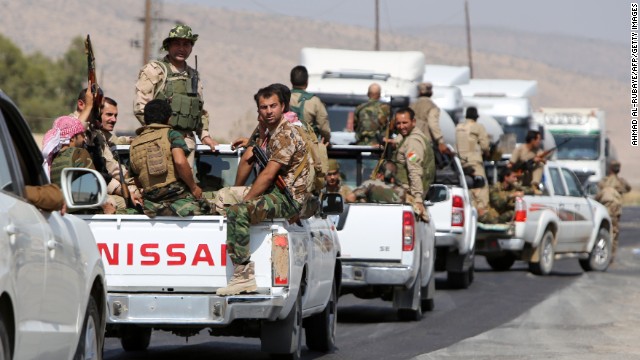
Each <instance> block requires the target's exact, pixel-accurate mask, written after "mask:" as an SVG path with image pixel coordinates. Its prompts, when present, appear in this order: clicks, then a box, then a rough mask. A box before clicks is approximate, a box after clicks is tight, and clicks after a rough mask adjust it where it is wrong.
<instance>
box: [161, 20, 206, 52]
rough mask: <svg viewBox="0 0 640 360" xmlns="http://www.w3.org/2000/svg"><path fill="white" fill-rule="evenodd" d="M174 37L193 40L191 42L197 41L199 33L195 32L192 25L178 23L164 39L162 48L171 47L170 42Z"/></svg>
mask: <svg viewBox="0 0 640 360" xmlns="http://www.w3.org/2000/svg"><path fill="white" fill-rule="evenodd" d="M172 39H187V40H191V43H195V42H196V40H198V34H194V33H193V31H192V30H191V27H190V26H187V25H176V26H174V27H173V29H171V30H170V31H169V36H167V37H166V38H165V39H164V40H162V49H163V50H167V49H168V48H169V42H170V41H171V40H172Z"/></svg>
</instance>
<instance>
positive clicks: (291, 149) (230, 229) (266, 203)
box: [227, 120, 313, 265]
mask: <svg viewBox="0 0 640 360" xmlns="http://www.w3.org/2000/svg"><path fill="white" fill-rule="evenodd" d="M267 155H268V156H269V161H275V162H277V163H279V164H281V165H282V166H281V168H280V171H279V173H278V174H279V175H281V176H282V178H283V179H284V182H285V184H286V186H287V188H289V191H290V192H291V195H292V196H293V199H294V201H295V202H296V203H297V204H296V205H297V206H300V205H302V204H303V203H304V202H305V201H306V199H307V194H308V193H309V188H310V187H311V186H312V182H313V181H312V180H313V179H312V176H311V173H310V172H311V170H310V169H311V166H310V155H309V154H308V152H307V147H306V145H305V143H304V140H303V138H302V135H300V133H299V132H298V130H297V127H296V126H295V125H292V124H291V123H289V122H288V121H285V120H283V121H281V122H280V124H279V125H278V127H277V128H276V130H275V131H274V132H273V134H271V135H270V137H269V141H268V143H267ZM300 166H302V168H301V172H300V174H299V175H298V177H296V176H295V172H296V170H298V168H299V167H300ZM294 215H296V210H295V208H294V206H293V205H292V204H290V203H289V202H288V201H287V200H286V198H285V196H284V195H283V194H282V192H280V190H279V189H278V188H277V187H276V186H275V185H272V186H271V188H270V189H269V190H268V191H267V192H265V193H264V194H262V195H260V196H258V197H256V198H255V199H252V200H247V201H243V202H241V203H239V204H236V205H231V206H230V207H229V208H228V209H227V254H229V257H230V258H231V261H232V262H233V264H234V265H240V264H243V263H246V262H248V261H249V259H250V256H251V253H250V249H249V241H250V236H249V230H250V225H255V224H257V223H259V222H261V221H264V220H266V219H274V218H287V219H288V218H291V217H293V216H294Z"/></svg>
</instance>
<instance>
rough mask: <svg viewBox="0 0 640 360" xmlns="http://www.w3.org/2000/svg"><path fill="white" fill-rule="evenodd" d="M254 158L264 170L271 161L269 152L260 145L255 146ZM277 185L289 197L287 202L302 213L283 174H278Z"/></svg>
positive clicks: (297, 211)
mask: <svg viewBox="0 0 640 360" xmlns="http://www.w3.org/2000/svg"><path fill="white" fill-rule="evenodd" d="M253 158H254V159H255V161H256V163H257V164H258V167H259V168H260V171H262V170H264V169H265V168H266V167H267V163H268V162H269V158H268V157H267V154H266V153H265V152H264V150H262V148H261V147H260V146H258V145H256V146H254V147H253ZM276 186H277V187H278V189H280V191H281V192H282V193H283V194H284V197H285V198H286V199H287V202H288V203H289V204H290V205H291V206H293V208H294V209H296V213H300V205H298V203H297V202H296V201H295V200H294V199H293V195H291V191H289V188H288V187H287V184H286V183H285V182H284V179H283V178H282V176H281V175H276Z"/></svg>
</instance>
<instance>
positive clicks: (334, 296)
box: [304, 280, 338, 353]
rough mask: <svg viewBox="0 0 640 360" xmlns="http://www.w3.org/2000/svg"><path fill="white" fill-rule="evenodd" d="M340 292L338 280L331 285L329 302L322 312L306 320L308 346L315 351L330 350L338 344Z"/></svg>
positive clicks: (305, 328)
mask: <svg viewBox="0 0 640 360" xmlns="http://www.w3.org/2000/svg"><path fill="white" fill-rule="evenodd" d="M337 310H338V293H337V289H336V282H335V280H334V281H333V285H332V286H331V295H330V296H329V302H328V303H327V306H326V307H325V308H324V310H322V312H321V313H319V314H316V315H313V316H311V317H309V318H308V319H305V321H304V325H305V326H304V332H305V338H306V340H307V348H309V350H313V351H319V352H324V353H326V352H329V351H331V350H332V349H333V348H334V347H335V344H336V326H337V323H338V311H337Z"/></svg>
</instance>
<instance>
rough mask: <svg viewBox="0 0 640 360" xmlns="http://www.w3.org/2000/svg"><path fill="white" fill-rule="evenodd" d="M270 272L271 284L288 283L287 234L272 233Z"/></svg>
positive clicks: (285, 284) (280, 284)
mask: <svg viewBox="0 0 640 360" xmlns="http://www.w3.org/2000/svg"><path fill="white" fill-rule="evenodd" d="M271 273H272V279H273V286H287V285H289V237H288V236H287V234H274V235H273V243H272V245H271Z"/></svg>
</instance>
